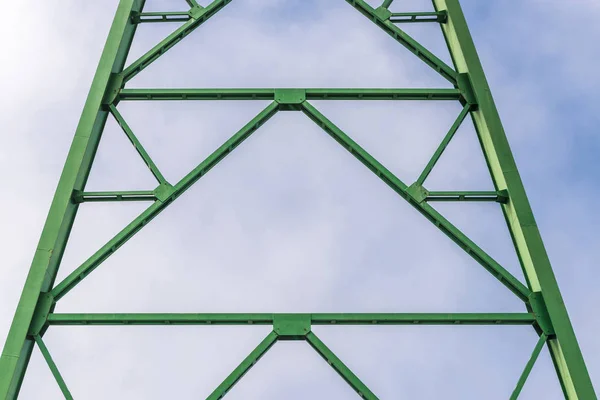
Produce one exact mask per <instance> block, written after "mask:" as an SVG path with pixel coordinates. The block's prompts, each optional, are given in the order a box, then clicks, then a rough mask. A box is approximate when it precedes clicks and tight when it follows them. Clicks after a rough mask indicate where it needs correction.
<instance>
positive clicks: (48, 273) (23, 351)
mask: <svg viewBox="0 0 600 400" xmlns="http://www.w3.org/2000/svg"><path fill="white" fill-rule="evenodd" d="M144 2H145V0H121V1H120V3H119V7H118V9H117V13H116V15H115V18H114V20H113V23H112V26H111V28H110V32H109V35H108V39H107V41H106V44H105V46H104V50H103V52H102V57H101V59H100V63H99V65H98V69H97V70H96V74H95V76H94V80H93V83H92V88H91V89H90V92H89V94H88V97H87V100H86V102H85V106H84V109H83V113H82V115H81V119H80V120H79V124H78V126H77V131H76V132H75V137H74V139H73V142H72V144H71V148H70V149H69V154H68V156H67V160H66V162H65V166H64V168H63V172H62V174H61V177H60V180H59V183H58V187H57V189H56V193H55V195H54V199H53V200H52V205H51V207H50V211H49V213H48V217H47V219H46V223H45V225H44V229H43V231H42V236H41V238H40V241H39V244H38V247H37V249H36V252H35V255H34V258H33V262H32V264H31V268H30V270H29V274H28V275H27V280H26V282H25V287H24V289H23V293H22V294H21V298H20V299H19V303H18V305H17V310H16V312H15V316H14V318H13V322H12V325H11V327H10V330H9V332H8V337H7V339H6V343H5V345H4V350H3V352H2V356H1V357H0V399H14V398H16V397H17V395H18V393H19V390H20V387H21V383H22V382H23V377H24V376H25V371H26V369H27V364H28V362H29V358H30V357H31V352H32V350H33V345H34V339H33V337H32V336H31V334H30V327H31V325H32V322H33V320H34V315H35V311H36V307H37V304H38V300H39V299H40V295H41V294H42V293H45V292H48V291H49V290H50V289H51V288H52V285H53V284H54V279H55V278H56V273H57V271H58V267H59V265H60V261H61V258H62V255H63V253H64V250H65V247H66V244H67V240H68V238H69V233H70V231H71V227H72V225H73V221H74V219H75V215H76V214H77V207H78V206H77V204H76V203H75V202H73V201H72V195H73V191H74V190H80V191H81V190H83V188H84V187H85V183H86V181H87V178H88V175H89V173H90V169H91V166H92V162H93V160H94V156H95V154H96V150H97V148H98V142H99V140H100V136H101V133H102V130H103V128H104V124H105V123H106V119H107V116H108V110H107V109H106V108H104V107H103V105H102V104H103V99H104V96H105V93H106V91H107V88H108V87H109V84H110V83H111V78H112V77H114V76H115V74H118V73H120V72H121V71H122V70H123V67H124V65H125V60H126V58H127V54H128V52H129V48H130V46H131V42H132V40H133V36H134V33H135V29H136V25H135V24H133V23H132V19H131V15H132V13H134V12H141V10H142V8H143V6H144Z"/></svg>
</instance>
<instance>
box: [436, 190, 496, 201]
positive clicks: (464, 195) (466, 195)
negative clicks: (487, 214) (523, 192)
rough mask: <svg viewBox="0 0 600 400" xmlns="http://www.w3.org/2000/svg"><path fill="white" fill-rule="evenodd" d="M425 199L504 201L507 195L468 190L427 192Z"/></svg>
mask: <svg viewBox="0 0 600 400" xmlns="http://www.w3.org/2000/svg"><path fill="white" fill-rule="evenodd" d="M425 201H477V202H481V201H483V202H486V201H493V202H496V203H506V202H507V201H508V196H507V195H506V194H505V193H504V192H489V191H470V192H451V191H445V192H427V197H425Z"/></svg>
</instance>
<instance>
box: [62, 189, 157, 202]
mask: <svg viewBox="0 0 600 400" xmlns="http://www.w3.org/2000/svg"><path fill="white" fill-rule="evenodd" d="M156 200H157V198H156V195H155V194H154V192H153V191H151V190H150V191H147V190H132V191H125V192H82V193H77V194H75V195H74V198H73V201H75V202H77V203H90V202H92V203H99V202H112V201H156Z"/></svg>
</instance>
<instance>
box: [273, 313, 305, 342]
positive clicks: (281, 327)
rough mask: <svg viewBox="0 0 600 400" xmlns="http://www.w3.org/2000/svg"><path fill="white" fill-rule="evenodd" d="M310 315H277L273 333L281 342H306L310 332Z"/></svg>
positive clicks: (274, 317) (274, 318)
mask: <svg viewBox="0 0 600 400" xmlns="http://www.w3.org/2000/svg"><path fill="white" fill-rule="evenodd" d="M310 322H311V318H310V314H276V315H274V316H273V331H274V332H275V333H276V334H277V337H278V339H279V340H304V339H306V335H308V333H309V332H310V329H311V326H310Z"/></svg>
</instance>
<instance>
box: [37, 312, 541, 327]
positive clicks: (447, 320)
mask: <svg viewBox="0 0 600 400" xmlns="http://www.w3.org/2000/svg"><path fill="white" fill-rule="evenodd" d="M278 315H279V314H243V313H220V314H213V313H210V314H194V313H161V314H155V313H142V314H59V313H53V314H50V315H48V323H49V324H50V325H272V324H273V321H274V320H275V318H276V317H277V316H278ZM286 315H290V314H286ZM292 315H293V314H292ZM299 315H301V314H299ZM308 316H309V317H310V322H311V324H312V325H417V324H422V325H532V324H533V323H534V322H535V320H536V319H535V315H534V314H532V313H454V314H442V313H337V314H336V313H318V314H308Z"/></svg>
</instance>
